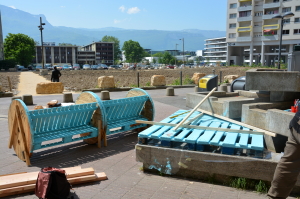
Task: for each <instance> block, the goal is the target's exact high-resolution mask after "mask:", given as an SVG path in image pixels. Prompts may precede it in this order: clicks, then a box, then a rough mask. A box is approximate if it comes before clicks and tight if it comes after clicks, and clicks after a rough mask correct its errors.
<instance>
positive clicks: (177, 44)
mask: <svg viewBox="0 0 300 199" xmlns="http://www.w3.org/2000/svg"><path fill="white" fill-rule="evenodd" d="M177 45H178V44H175V54H176V52H177ZM175 66H176V55H175Z"/></svg>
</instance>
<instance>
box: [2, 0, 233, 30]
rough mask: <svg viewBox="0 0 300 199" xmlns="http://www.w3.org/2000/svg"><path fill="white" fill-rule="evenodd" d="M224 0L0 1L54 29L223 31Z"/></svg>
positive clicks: (224, 28)
mask: <svg viewBox="0 0 300 199" xmlns="http://www.w3.org/2000/svg"><path fill="white" fill-rule="evenodd" d="M226 3H227V0H181V1H180V0H0V4H1V5H5V6H9V7H11V8H14V9H19V10H22V11H25V12H28V13H30V14H34V15H38V14H44V15H45V17H46V19H47V20H48V21H49V22H50V23H51V25H53V26H66V27H74V28H89V29H97V28H105V27H116V28H124V29H139V30H183V29H200V30H221V31H225V30H226V27H225V26H226V10H227V7H226V6H227V5H226Z"/></svg>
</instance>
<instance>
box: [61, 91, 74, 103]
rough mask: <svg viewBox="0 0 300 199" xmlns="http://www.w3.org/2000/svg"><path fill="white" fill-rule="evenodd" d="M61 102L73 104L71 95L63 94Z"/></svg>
mask: <svg viewBox="0 0 300 199" xmlns="http://www.w3.org/2000/svg"><path fill="white" fill-rule="evenodd" d="M63 102H65V103H68V102H74V101H73V95H72V93H64V97H63Z"/></svg>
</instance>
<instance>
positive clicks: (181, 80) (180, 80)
mask: <svg viewBox="0 0 300 199" xmlns="http://www.w3.org/2000/svg"><path fill="white" fill-rule="evenodd" d="M180 85H181V86H182V71H180Z"/></svg>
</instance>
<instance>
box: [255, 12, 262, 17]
mask: <svg viewBox="0 0 300 199" xmlns="http://www.w3.org/2000/svg"><path fill="white" fill-rule="evenodd" d="M262 15H263V12H256V13H254V16H256V17H259V16H262Z"/></svg>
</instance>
